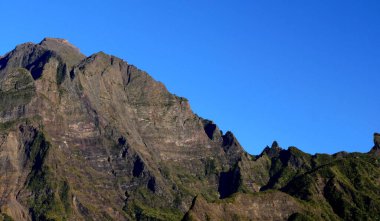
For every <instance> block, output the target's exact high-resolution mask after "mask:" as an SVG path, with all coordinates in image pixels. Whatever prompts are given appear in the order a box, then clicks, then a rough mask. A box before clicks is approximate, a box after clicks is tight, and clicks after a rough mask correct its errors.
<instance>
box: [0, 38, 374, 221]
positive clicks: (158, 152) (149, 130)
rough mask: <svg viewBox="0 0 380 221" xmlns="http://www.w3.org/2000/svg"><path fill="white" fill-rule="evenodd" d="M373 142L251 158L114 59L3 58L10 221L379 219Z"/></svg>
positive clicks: (2, 132) (18, 54) (3, 203)
mask: <svg viewBox="0 0 380 221" xmlns="http://www.w3.org/2000/svg"><path fill="white" fill-rule="evenodd" d="M374 143H375V145H374V147H373V148H372V149H371V151H370V152H369V153H344V152H342V153H337V154H335V155H327V154H317V155H309V154H306V153H304V152H302V151H301V150H299V149H297V148H295V147H290V148H288V149H286V150H285V149H282V148H281V147H280V146H279V145H278V144H277V142H274V143H273V145H272V146H271V147H267V148H265V149H264V151H263V152H262V154H260V155H258V156H253V155H250V154H248V153H247V152H245V151H244V150H243V148H242V147H241V146H240V144H239V142H238V141H237V140H236V138H235V137H234V135H233V134H232V133H231V132H227V133H225V134H224V133H222V132H221V131H220V130H219V129H218V127H217V125H215V124H214V123H213V122H212V121H210V120H206V119H203V118H201V117H199V116H197V115H196V114H194V113H193V112H192V111H191V109H190V106H189V103H188V101H187V100H186V99H185V98H182V97H178V96H176V95H173V94H171V93H169V92H168V91H167V89H166V88H165V86H164V85H163V84H162V83H159V82H157V81H155V80H154V79H152V78H151V77H150V76H149V75H148V74H147V73H145V72H144V71H141V70H139V69H137V68H136V67H134V66H133V65H130V64H128V63H127V62H125V61H123V60H121V59H119V58H116V57H114V56H110V55H107V54H105V53H103V52H99V53H96V54H93V55H91V56H89V57H86V56H85V55H83V54H81V53H80V51H79V50H78V49H77V48H76V47H74V46H73V45H71V44H70V43H68V42H67V41H66V40H63V39H53V38H46V39H44V40H43V41H42V42H41V43H39V44H34V43H26V44H22V45H19V46H17V47H16V48H15V49H14V50H13V51H11V52H9V53H8V54H6V55H4V56H2V57H0V220H17V221H18V220H379V219H380V217H379V214H380V168H379V166H380V162H379V156H380V135H379V134H375V136H374Z"/></svg>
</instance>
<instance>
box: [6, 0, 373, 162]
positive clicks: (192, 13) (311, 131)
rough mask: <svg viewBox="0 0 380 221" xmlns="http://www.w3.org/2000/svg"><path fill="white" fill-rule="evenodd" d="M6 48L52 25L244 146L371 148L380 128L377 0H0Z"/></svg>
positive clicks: (55, 33)
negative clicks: (163, 89)
mask: <svg viewBox="0 0 380 221" xmlns="http://www.w3.org/2000/svg"><path fill="white" fill-rule="evenodd" d="M0 8H1V13H0V19H1V35H0V42H1V44H0V54H5V53H6V52H8V51H10V50H12V49H13V48H14V47H15V45H17V44H20V43H23V42H27V41H32V42H39V41H41V40H42V38H43V37H45V36H50V37H61V38H65V39H68V40H69V41H70V42H71V43H73V44H75V45H76V46H78V47H79V48H80V49H81V51H82V52H83V53H85V54H86V55H90V54H92V53H95V52H98V51H104V52H106V53H109V54H113V55H116V56H118V57H121V58H123V59H124V60H126V61H128V62H129V63H132V64H134V65H136V66H138V67H139V68H140V69H143V70H145V71H147V72H148V73H150V74H151V75H152V76H153V77H154V78H155V79H156V80H159V81H161V82H163V83H164V84H165V85H166V86H167V88H168V89H169V90H170V91H171V92H173V93H175V94H177V95H180V96H184V97H187V98H188V99H189V100H190V104H191V106H192V108H193V110H194V111H195V112H196V113H197V114H199V115H200V116H202V117H205V118H209V119H212V120H214V121H215V122H216V123H217V124H218V125H219V126H220V128H221V129H222V130H223V131H227V130H231V131H233V132H234V134H235V135H236V137H237V138H238V139H239V141H240V142H241V144H242V145H243V146H244V147H245V149H246V150H248V152H250V153H253V154H258V153H260V152H261V150H262V149H263V148H264V147H265V146H266V145H270V144H271V143H272V141H273V140H277V141H278V142H279V143H280V145H281V146H283V147H288V146H291V145H293V146H297V147H298V148H300V149H302V150H304V151H306V152H309V153H315V152H327V153H333V152H337V151H341V150H346V151H360V152H366V151H368V150H369V149H370V148H371V147H372V146H373V137H372V136H373V133H374V132H375V131H378V132H380V120H379V119H378V118H377V117H379V116H380V97H379V95H380V1H379V0H365V1H358V0H308V1H305V0H261V1H256V0H249V1H248V0H247V1H243V0H242V1H226V0H224V1H222V0H218V1H217V0H214V1H211V0H210V1H207V0H206V1H205V0H203V1H200V0H168V1H157V0H133V1H130V0H123V1H121V0H118V1H104V0H103V1H97V0H92V1H87V0H84V1H54V0H53V1H52V0H50V1H47V0H40V1H39V0H36V1H17V0H12V1H1V2H0Z"/></svg>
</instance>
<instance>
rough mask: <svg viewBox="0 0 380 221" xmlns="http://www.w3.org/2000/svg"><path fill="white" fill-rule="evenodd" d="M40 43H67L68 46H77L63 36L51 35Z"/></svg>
mask: <svg viewBox="0 0 380 221" xmlns="http://www.w3.org/2000/svg"><path fill="white" fill-rule="evenodd" d="M39 44H40V45H51V44H60V45H67V46H70V47H73V48H76V47H75V46H74V45H72V44H71V43H70V42H69V41H68V40H66V39H63V38H49V37H46V38H44V39H42V41H41V42H40V43H39Z"/></svg>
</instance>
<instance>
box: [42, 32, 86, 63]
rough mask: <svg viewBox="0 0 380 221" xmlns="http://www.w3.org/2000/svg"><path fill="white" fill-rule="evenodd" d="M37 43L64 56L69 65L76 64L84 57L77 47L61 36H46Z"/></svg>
mask: <svg viewBox="0 0 380 221" xmlns="http://www.w3.org/2000/svg"><path fill="white" fill-rule="evenodd" d="M39 45H40V46H42V47H44V48H46V49H48V50H51V51H54V52H55V53H57V54H58V55H60V56H61V57H62V58H65V60H66V62H67V63H68V64H69V65H74V64H77V63H79V62H80V61H81V60H83V59H84V58H85V57H86V56H85V55H84V54H82V53H81V52H80V50H79V49H78V48H77V47H75V46H74V45H73V44H71V43H70V42H69V41H68V40H66V39H63V38H49V37H46V38H44V39H43V40H42V41H41V42H40V43H39Z"/></svg>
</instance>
